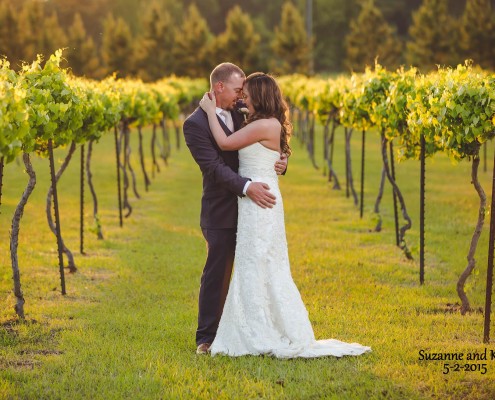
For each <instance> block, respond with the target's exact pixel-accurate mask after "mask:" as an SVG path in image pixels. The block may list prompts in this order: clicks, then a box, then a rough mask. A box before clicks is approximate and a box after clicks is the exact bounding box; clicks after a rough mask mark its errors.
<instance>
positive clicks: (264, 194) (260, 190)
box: [246, 182, 276, 208]
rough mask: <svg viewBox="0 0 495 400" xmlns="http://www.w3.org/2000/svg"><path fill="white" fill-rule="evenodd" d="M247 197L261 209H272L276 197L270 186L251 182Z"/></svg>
mask: <svg viewBox="0 0 495 400" xmlns="http://www.w3.org/2000/svg"><path fill="white" fill-rule="evenodd" d="M246 195H247V196H248V197H249V198H250V199H251V200H252V201H254V202H255V203H256V204H257V205H258V206H260V207H261V208H272V207H273V206H274V205H275V203H276V202H275V199H276V197H275V196H274V195H273V194H271V193H270V186H268V185H267V184H266V183H263V182H251V184H250V185H249V187H248V189H247V191H246Z"/></svg>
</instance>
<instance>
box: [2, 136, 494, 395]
mask: <svg viewBox="0 0 495 400" xmlns="http://www.w3.org/2000/svg"><path fill="white" fill-rule="evenodd" d="M342 136H343V135H339V136H338V142H337V149H336V169H337V173H338V174H339V178H340V179H341V184H343V188H344V190H343V191H340V192H339V191H334V190H332V189H331V186H329V185H328V184H327V183H326V180H325V179H326V178H324V177H323V176H322V169H321V167H322V166H321V165H320V170H319V171H316V170H314V169H313V167H312V166H311V164H310V162H309V160H308V158H307V155H306V153H305V150H304V149H303V148H302V147H301V146H300V144H299V143H298V142H297V140H294V142H293V150H294V154H293V156H292V157H291V160H290V165H289V171H288V173H287V175H286V176H284V177H282V178H281V180H280V181H281V187H282V193H283V195H284V206H285V212H286V226H287V237H288V242H289V253H290V258H291V264H292V273H293V277H294V280H295V282H296V284H297V285H298V288H299V290H300V291H301V294H302V297H303V300H304V302H305V304H306V306H307V308H308V311H309V315H310V318H311V321H312V323H313V328H314V331H315V335H316V337H317V338H321V339H323V338H337V339H340V340H344V341H356V342H359V343H362V344H366V345H370V346H371V347H372V349H373V352H372V353H370V354H366V355H364V356H361V357H355V358H354V357H344V358H342V359H336V358H323V359H316V360H298V359H296V360H276V359H273V358H270V357H242V358H226V357H214V358H211V357H208V356H197V355H196V354H195V343H194V334H195V328H196V318H197V296H198V288H199V279H200V275H201V271H202V267H203V263H204V258H205V254H206V249H205V244H204V240H203V238H202V236H201V232H200V229H199V226H198V221H199V205H200V196H201V177H200V172H199V169H198V167H197V166H196V164H195V163H194V162H193V160H192V158H191V156H190V154H189V152H188V150H187V148H185V146H184V143H181V149H180V151H177V150H175V149H174V151H173V154H172V158H171V159H170V161H169V165H168V166H167V167H164V166H163V164H161V165H162V168H161V169H162V171H161V173H159V174H157V175H156V177H155V178H154V180H153V183H152V186H151V188H150V191H149V192H145V191H144V188H143V184H142V181H143V180H142V175H141V172H140V170H139V164H138V162H137V159H136V158H135V153H136V152H137V144H136V143H135V142H134V143H133V149H134V150H133V151H134V159H133V160H134V163H133V165H134V169H135V171H136V174H137V177H138V183H139V186H138V190H139V192H140V194H141V199H139V200H138V199H136V198H135V197H134V196H133V195H132V192H129V193H130V199H131V202H132V205H133V207H134V211H133V214H132V215H131V217H130V218H128V219H126V220H125V222H124V227H123V228H120V227H119V226H118V216H117V211H116V183H115V165H114V155H113V147H112V146H113V137H112V135H107V136H105V137H104V138H103V139H102V141H101V143H99V144H98V145H97V146H96V147H95V150H94V158H93V160H94V163H93V175H94V182H95V186H96V190H97V192H98V194H99V201H100V204H99V205H100V215H101V221H102V225H103V233H104V236H105V239H104V240H103V241H98V240H96V238H95V235H94V234H93V233H91V232H89V229H87V230H86V244H85V247H86V252H87V255H84V256H83V255H80V254H78V246H79V242H78V223H79V214H78V212H79V208H78V207H79V205H78V196H79V190H78V182H79V181H78V168H79V166H78V164H79V159H78V158H79V156H78V155H77V156H75V157H76V159H75V160H74V161H73V162H72V164H71V166H70V167H69V169H68V171H67V172H66V174H65V175H64V177H63V178H62V180H61V182H60V185H59V190H60V195H59V196H60V200H61V215H62V233H63V236H64V238H65V241H66V244H67V245H68V246H69V247H70V248H71V249H72V250H73V251H74V253H75V255H76V263H77V266H78V268H79V271H78V272H77V273H76V274H67V275H66V278H67V292H68V294H67V295H66V296H62V295H61V294H60V282H59V278H58V271H57V270H58V267H57V257H56V242H55V238H54V236H53V235H52V234H51V232H49V231H48V228H47V223H46V216H45V214H44V213H45V211H44V209H45V197H46V190H47V187H48V174H47V172H48V164H47V161H46V160H41V159H37V158H35V160H34V164H35V169H36V170H37V172H38V184H37V187H36V189H35V192H34V193H33V195H32V198H31V200H30V202H29V203H28V206H27V208H26V211H25V215H24V218H23V221H22V224H21V239H20V242H21V243H20V249H19V259H20V269H21V273H22V288H23V291H24V296H25V299H26V304H25V311H26V317H27V323H25V324H18V323H15V322H13V321H14V320H15V316H14V313H13V310H12V307H13V304H14V299H13V295H12V279H11V276H12V272H11V267H10V257H9V252H8V249H9V227H10V221H11V217H12V213H13V209H14V207H15V205H16V204H17V201H18V199H19V196H20V194H21V193H22V191H23V189H24V185H25V181H26V177H27V176H26V174H23V172H22V171H23V168H22V166H20V165H17V164H15V163H13V164H11V165H9V166H8V167H7V168H6V171H5V179H4V194H3V197H2V205H1V208H0V213H1V214H0V268H1V270H0V271H1V274H0V279H1V280H0V290H1V292H0V293H1V298H0V302H1V303H0V304H1V305H2V314H1V322H2V325H1V327H0V398H6V399H10V398H13V399H17V398H20V399H169V398H171V399H176V398H177V399H193V398H199V399H253V398H270V399H271V398H273V399H277V398H280V399H320V398H331V399H370V398H376V399H382V398H390V399H414V398H418V399H421V398H453V399H492V398H493V397H494V393H495V379H494V378H495V360H490V359H489V360H487V361H474V362H473V363H474V364H476V365H478V366H480V365H481V364H483V363H486V364H487V366H486V368H487V373H486V374H481V373H480V371H474V372H470V371H469V372H465V371H455V372H454V371H451V372H450V373H449V374H443V372H442V371H443V370H444V366H443V364H444V362H443V361H420V360H419V351H420V350H425V351H428V352H442V353H446V352H449V353H464V354H466V353H483V352H484V351H485V349H487V351H488V355H489V356H490V350H494V349H495V348H494V346H493V345H484V344H483V343H482V340H481V339H482V326H483V316H482V314H481V313H480V312H473V313H471V314H468V315H465V316H461V315H460V314H459V313H458V312H449V310H451V309H452V307H451V306H449V304H454V303H456V302H457V301H458V299H457V296H456V293H455V283H456V281H457V277H458V275H459V274H460V272H461V271H462V270H463V269H464V268H465V264H466V261H465V256H466V254H467V250H468V246H469V241H470V238H471V234H472V230H473V227H474V223H475V219H476V216H477V202H478V200H477V196H476V194H475V192H474V189H473V188H472V185H470V167H469V164H468V163H467V162H463V163H461V164H459V165H457V166H453V165H452V164H451V163H450V161H449V160H447V159H446V158H445V157H437V158H435V159H434V160H429V161H428V163H427V168H428V193H427V269H426V284H425V285H423V286H420V285H419V283H418V282H419V277H418V270H419V265H418V260H417V259H418V248H417V247H418V236H419V234H418V226H419V221H418V209H419V202H418V199H419V192H418V190H419V189H418V186H419V183H418V182H419V163H418V162H415V161H408V162H405V163H402V164H399V165H398V166H397V175H398V181H399V184H400V185H401V188H402V189H403V191H404V195H405V197H406V203H407V205H408V207H409V211H410V214H411V217H412V218H413V224H414V225H413V229H412V230H411V231H410V232H408V234H407V240H408V243H409V245H410V247H411V248H412V250H413V253H414V256H415V258H416V260H415V261H407V260H406V259H405V257H404V256H403V254H402V253H401V251H400V250H399V249H398V248H397V247H396V246H395V245H394V241H395V237H394V233H393V218H392V216H393V213H392V207H391V192H390V185H387V190H386V192H385V196H384V200H383V203H382V211H383V213H382V214H383V217H384V225H383V231H382V232H381V233H374V232H371V230H372V228H373V227H374V224H375V219H374V216H373V213H372V209H373V204H374V200H375V197H376V193H377V189H378V182H379V175H380V169H381V164H380V158H379V152H378V151H379V150H378V149H379V146H378V136H377V135H376V134H374V133H370V134H369V135H368V147H367V172H366V190H365V194H366V196H365V204H366V206H365V217H364V218H363V219H362V220H361V219H360V218H359V211H358V209H357V208H356V207H355V206H354V205H353V204H352V201H351V200H350V199H346V197H345V182H344V179H343V178H344V168H343V165H344V164H343V154H342V152H343V142H342ZM135 139H136V135H133V140H135ZM146 141H147V143H149V132H148V133H147V136H146ZM358 142H359V141H358V140H354V143H353V146H354V153H353V157H354V159H353V163H354V168H355V181H356V188H357V186H358V184H359V171H358V166H359V154H360V151H359V143H358ZM319 153H320V150H319V149H318V159H319V162H320V163H321V160H320V159H321V156H320V155H319ZM492 154H493V153H492V151H490V155H489V159H491V155H492ZM63 155H64V151H58V152H57V156H58V158H59V159H60V158H61V157H63ZM147 163H148V169H149V166H150V159H149V156H148V157H147ZM481 175H482V180H483V185H484V187H485V189H487V191H489V190H490V180H491V178H490V175H491V174H490V173H487V174H483V173H481ZM85 216H86V218H85V220H86V224H87V228H90V226H91V225H92V222H91V204H90V202H89V192H88V194H87V201H86V215H85ZM487 226H488V221H487V224H486V226H485V230H484V233H483V236H482V239H481V241H480V246H479V247H480V248H479V250H478V257H477V258H478V261H479V263H478V265H479V268H478V269H477V272H478V273H477V274H476V275H474V276H473V277H472V278H470V280H469V288H468V289H469V296H470V299H471V301H472V305H473V306H474V307H476V308H478V307H482V306H483V305H484V302H483V301H484V300H483V299H484V289H485V287H484V281H485V275H486V252H487V250H486V249H487V245H486V242H487ZM492 330H493V328H492ZM492 336H493V334H492ZM464 357H466V355H465V356H464ZM489 358H490V357H489ZM464 363H465V362H462V363H461V364H464ZM449 364H453V363H452V362H449Z"/></svg>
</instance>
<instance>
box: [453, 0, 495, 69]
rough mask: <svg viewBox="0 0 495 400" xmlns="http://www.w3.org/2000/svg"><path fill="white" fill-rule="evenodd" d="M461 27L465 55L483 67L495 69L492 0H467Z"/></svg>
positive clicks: (462, 47)
mask: <svg viewBox="0 0 495 400" xmlns="http://www.w3.org/2000/svg"><path fill="white" fill-rule="evenodd" d="M460 28H461V29H460V51H461V53H462V55H463V57H464V58H470V59H472V60H473V61H474V63H475V64H477V65H480V66H481V67H482V68H488V69H492V70H493V69H495V14H494V13H493V11H492V7H491V3H490V0H467V3H466V8H465V10H464V13H463V15H462V18H461V21H460Z"/></svg>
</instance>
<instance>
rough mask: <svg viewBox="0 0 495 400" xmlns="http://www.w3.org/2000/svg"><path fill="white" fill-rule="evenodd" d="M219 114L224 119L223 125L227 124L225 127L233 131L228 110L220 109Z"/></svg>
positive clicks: (232, 123)
mask: <svg viewBox="0 0 495 400" xmlns="http://www.w3.org/2000/svg"><path fill="white" fill-rule="evenodd" d="M220 114H221V115H222V116H223V120H224V121H225V125H227V128H229V129H230V131H232V132H233V131H234V122H233V121H232V115H230V112H229V111H227V110H222V111H220Z"/></svg>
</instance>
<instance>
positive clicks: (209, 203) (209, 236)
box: [183, 63, 287, 354]
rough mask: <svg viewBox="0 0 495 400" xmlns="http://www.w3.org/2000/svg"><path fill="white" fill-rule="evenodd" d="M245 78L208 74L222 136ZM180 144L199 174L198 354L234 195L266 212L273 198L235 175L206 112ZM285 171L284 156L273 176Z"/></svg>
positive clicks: (235, 119)
mask: <svg viewBox="0 0 495 400" xmlns="http://www.w3.org/2000/svg"><path fill="white" fill-rule="evenodd" d="M245 78H246V75H245V74H244V72H243V71H242V70H241V69H240V68H239V67H238V66H237V65H234V64H232V63H222V64H219V65H217V66H216V67H215V68H214V69H213V71H212V72H211V75H210V88H211V90H214V92H215V96H216V102H217V115H218V118H219V120H220V124H221V125H222V127H223V130H224V131H225V133H226V134H227V135H229V134H231V133H232V132H234V131H236V130H238V129H239V128H240V127H241V125H242V122H243V116H242V115H241V114H240V113H239V112H238V111H237V110H236V103H237V101H238V100H240V99H241V98H242V95H243V94H242V86H243V84H244V79H245ZM183 131H184V136H185V139H186V144H187V146H188V147H189V150H190V151H191V154H192V156H193V158H194V160H195V161H196V163H197V164H198V165H199V168H200V169H201V172H202V174H203V196H202V199H201V218H200V226H201V230H202V232H203V236H204V238H205V239H206V245H207V249H208V255H207V258H206V263H205V266H204V269H203V275H202V276H201V286H200V290H199V312H198V329H197V331H196V345H197V346H198V347H197V351H196V352H197V353H198V354H205V353H207V352H208V351H209V348H210V345H211V343H212V342H213V339H214V338H215V335H216V332H217V328H218V323H219V321H220V317H221V315H222V311H223V305H224V303H225V299H226V297H227V291H228V288H229V282H230V276H231V274H232V266H233V263H234V252H235V244H236V233H237V196H239V197H243V196H248V197H249V198H250V199H251V200H252V201H254V202H255V203H256V204H257V205H258V206H260V207H262V208H271V207H273V205H274V204H275V196H274V195H273V194H271V193H270V188H269V186H268V185H267V184H265V183H262V182H251V181H250V180H249V179H248V178H246V177H241V176H239V175H238V174H237V170H238V168H239V159H238V154H237V151H222V150H220V148H219V147H218V146H217V144H216V142H215V139H214V138H213V135H212V133H211V131H210V128H209V125H208V117H207V116H206V113H205V112H204V111H203V110H202V109H201V108H199V107H198V108H197V109H196V110H195V111H194V112H193V113H192V114H191V115H190V116H189V117H188V118H187V119H186V120H185V122H184V126H183ZM286 168H287V158H286V157H285V156H283V157H281V159H280V160H279V161H277V162H276V164H275V170H276V171H277V173H278V174H281V173H283V172H284V171H285V170H286Z"/></svg>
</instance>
